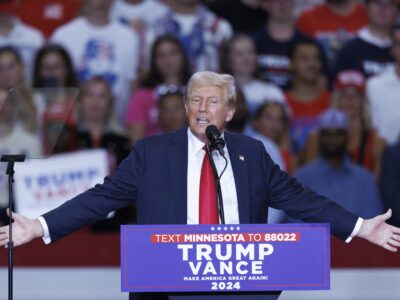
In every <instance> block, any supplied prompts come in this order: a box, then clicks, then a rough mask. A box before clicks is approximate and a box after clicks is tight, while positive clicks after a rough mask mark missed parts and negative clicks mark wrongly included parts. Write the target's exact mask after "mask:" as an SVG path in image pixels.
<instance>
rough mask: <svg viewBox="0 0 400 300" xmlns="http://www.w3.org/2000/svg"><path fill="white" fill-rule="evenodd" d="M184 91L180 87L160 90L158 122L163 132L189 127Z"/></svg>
mask: <svg viewBox="0 0 400 300" xmlns="http://www.w3.org/2000/svg"><path fill="white" fill-rule="evenodd" d="M183 95H184V91H183V89H182V88H180V87H178V86H177V87H176V88H175V89H173V87H172V86H170V87H169V88H165V89H163V88H159V90H158V98H157V103H158V122H159V125H160V129H161V131H162V132H174V131H176V130H178V129H181V128H183V127H186V126H187V117H186V110H185V104H184V102H183Z"/></svg>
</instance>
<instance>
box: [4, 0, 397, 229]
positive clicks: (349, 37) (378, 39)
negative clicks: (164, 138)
mask: <svg viewBox="0 0 400 300" xmlns="http://www.w3.org/2000/svg"><path fill="white" fill-rule="evenodd" d="M399 6H400V1H396V0H366V1H356V0H325V1H324V0H208V1H206V0H204V1H200V0H158V1H157V0H114V1H113V0H57V1H46V0H23V1H22V0H21V1H18V0H1V1H0V153H1V154H4V153H6V154H11V153H12V154H19V153H22V154H26V155H27V156H28V157H40V156H44V155H49V154H54V153H67V152H73V151H77V150H81V149H92V148H104V149H106V150H107V151H108V153H109V159H110V171H111V172H112V170H113V169H115V167H116V165H117V164H118V163H119V162H121V161H122V160H123V159H124V158H125V157H126V156H127V155H128V153H129V151H130V149H131V147H132V145H133V144H134V143H135V141H137V140H138V139H140V138H142V137H145V136H151V135H155V134H160V133H162V132H171V131H175V130H177V129H179V128H182V127H185V126H186V116H185V108H184V103H183V95H184V90H185V83H186V82H187V80H188V78H189V77H190V76H191V74H193V72H196V71H201V70H212V71H217V72H223V73H229V74H231V75H233V76H234V77H235V79H236V84H237V94H238V99H237V107H236V114H235V117H234V119H233V120H232V122H231V123H230V124H228V129H229V130H230V131H235V132H242V133H244V134H247V135H249V136H252V137H254V138H256V139H259V140H260V141H262V142H263V144H264V145H265V148H266V150H267V151H268V153H269V154H270V155H271V157H272V159H273V160H274V161H275V163H276V164H278V165H279V166H280V167H281V169H283V170H285V171H287V172H288V173H289V174H291V175H293V176H295V177H296V178H298V179H299V180H300V181H301V182H302V183H303V184H304V185H305V186H307V187H310V188H312V189H314V190H315V191H317V192H319V193H321V194H322V195H325V196H327V197H329V198H331V199H332V200H335V201H337V202H339V203H340V204H341V205H343V206H344V207H346V208H347V209H349V210H351V211H353V212H354V213H356V214H359V215H360V216H361V217H364V218H369V217H371V216H374V215H376V214H378V213H381V212H383V211H384V210H385V209H387V208H389V207H390V208H392V209H393V212H394V216H393V217H392V218H391V220H390V222H391V223H392V224H394V225H397V226H400V17H399ZM60 91H62V92H60ZM78 91H79V92H78ZM49 99H50V100H49ZM3 169H4V168H3ZM1 184H2V185H3V186H5V185H6V184H7V182H6V181H5V180H4V179H3V180H2V182H1ZM6 206H7V197H4V196H2V197H0V207H2V208H3V207H6ZM3 210H4V209H2V211H3ZM134 219H135V213H134V210H133V209H132V208H128V209H125V210H123V211H120V212H117V213H116V215H115V217H114V218H113V219H112V220H108V221H107V223H106V224H102V223H99V224H97V225H98V226H97V228H98V229H99V230H109V229H115V228H119V227H118V225H119V224H120V223H128V222H134ZM287 221H296V220H289V219H288V218H287V217H286V216H284V215H283V213H281V212H279V211H274V212H273V214H271V217H270V222H287ZM1 222H6V217H5V215H4V212H2V215H1V217H0V223H1Z"/></svg>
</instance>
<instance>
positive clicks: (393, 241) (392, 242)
mask: <svg viewBox="0 0 400 300" xmlns="http://www.w3.org/2000/svg"><path fill="white" fill-rule="evenodd" d="M388 243H389V244H390V245H392V246H395V247H397V248H398V247H400V242H399V241H397V240H395V239H393V238H392V239H390V240H389V241H388Z"/></svg>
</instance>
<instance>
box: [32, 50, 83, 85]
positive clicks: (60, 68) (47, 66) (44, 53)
mask: <svg viewBox="0 0 400 300" xmlns="http://www.w3.org/2000/svg"><path fill="white" fill-rule="evenodd" d="M77 86H78V82H77V79H76V76H75V72H74V69H73V66H72V61H71V58H70V56H69V55H68V53H67V51H66V50H65V49H64V48H63V47H62V46H60V45H56V44H50V45H46V46H44V47H42V48H41V49H40V50H39V51H38V52H37V54H36V57H35V61H34V67H33V87H34V88H37V89H38V88H54V87H58V88H60V87H63V88H73V87H77Z"/></svg>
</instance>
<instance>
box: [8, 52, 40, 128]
mask: <svg viewBox="0 0 400 300" xmlns="http://www.w3.org/2000/svg"><path fill="white" fill-rule="evenodd" d="M0 87H1V88H3V89H5V90H7V91H9V93H10V94H12V96H13V99H14V100H15V101H16V102H17V103H16V105H17V106H18V111H19V117H20V118H19V122H20V123H21V125H22V126H23V127H24V129H26V130H27V131H29V132H31V133H35V132H36V129H37V123H36V107H35V105H34V102H33V100H32V93H31V91H30V89H29V88H28V87H27V86H26V84H25V80H24V66H23V62H22V58H21V56H20V55H19V53H18V51H17V50H16V49H15V48H13V47H11V46H5V47H2V48H0Z"/></svg>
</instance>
